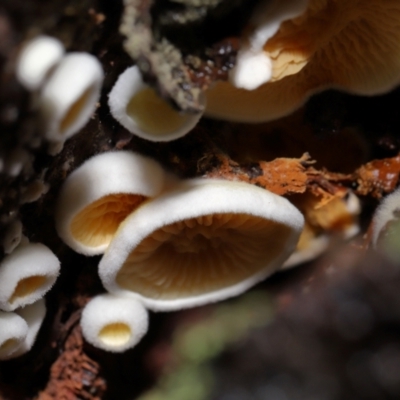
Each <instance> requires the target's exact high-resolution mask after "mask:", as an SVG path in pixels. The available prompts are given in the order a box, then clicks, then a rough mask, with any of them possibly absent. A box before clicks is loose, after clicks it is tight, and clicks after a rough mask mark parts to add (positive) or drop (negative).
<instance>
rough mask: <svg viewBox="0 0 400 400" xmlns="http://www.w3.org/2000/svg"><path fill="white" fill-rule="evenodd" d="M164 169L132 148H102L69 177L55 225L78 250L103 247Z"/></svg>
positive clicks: (159, 182) (158, 184)
mask: <svg viewBox="0 0 400 400" xmlns="http://www.w3.org/2000/svg"><path fill="white" fill-rule="evenodd" d="M164 180H165V174H164V171H163V169H162V167H161V166H160V165H159V164H158V163H157V162H156V161H154V160H152V159H150V158H148V157H145V156H142V155H140V154H137V153H133V152H130V151H117V152H108V153H103V154H99V155H97V156H94V157H92V158H91V159H89V160H88V161H86V162H85V163H84V164H82V165H81V166H80V167H79V168H77V169H76V170H75V171H74V172H73V173H72V174H71V175H70V176H69V177H68V178H67V180H66V181H65V183H64V185H63V187H62V189H61V192H60V195H59V199H58V203H57V207H56V228H57V232H58V234H59V236H60V237H61V239H63V241H64V242H65V243H66V244H67V245H68V246H70V247H71V248H72V249H73V250H75V251H77V252H78V253H81V254H85V255H95V254H101V253H104V251H105V250H106V248H107V247H108V245H109V243H110V241H111V239H112V238H113V236H114V234H115V232H116V231H117V229H118V226H119V225H120V223H121V222H122V221H123V220H124V219H125V218H126V216H127V215H129V214H130V213H131V212H132V211H133V210H134V209H136V208H137V207H138V206H139V205H140V204H141V203H142V202H143V201H145V200H146V199H147V198H149V197H154V196H157V195H158V194H159V193H160V192H161V190H162V188H163V185H164Z"/></svg>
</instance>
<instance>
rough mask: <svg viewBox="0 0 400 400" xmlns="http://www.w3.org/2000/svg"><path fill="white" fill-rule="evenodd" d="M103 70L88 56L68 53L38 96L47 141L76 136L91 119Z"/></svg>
mask: <svg viewBox="0 0 400 400" xmlns="http://www.w3.org/2000/svg"><path fill="white" fill-rule="evenodd" d="M102 82H103V69H102V67H101V64H100V62H99V61H98V60H97V58H96V57H94V56H92V55H90V54H88V53H69V54H67V55H66V56H65V57H64V58H63V59H62V61H61V62H60V64H59V65H58V66H57V68H56V69H55V70H54V72H53V73H52V75H51V76H50V78H49V80H48V81H47V82H46V84H45V85H44V87H43V89H42V91H41V93H40V110H41V113H42V118H43V124H44V129H45V135H46V137H47V139H49V140H52V141H55V142H63V141H65V140H67V139H68V138H69V137H71V136H72V135H74V134H75V133H77V132H78V131H79V130H80V129H81V128H82V127H83V126H84V125H85V124H86V123H87V122H88V121H89V118H90V117H91V115H92V113H93V111H94V110H95V107H96V103H97V101H98V100H99V97H100V89H101V85H102Z"/></svg>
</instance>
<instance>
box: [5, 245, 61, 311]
mask: <svg viewBox="0 0 400 400" xmlns="http://www.w3.org/2000/svg"><path fill="white" fill-rule="evenodd" d="M59 271H60V262H59V260H58V259H57V257H56V256H55V255H54V253H53V252H52V251H51V250H50V249H49V248H48V247H46V246H45V245H43V244H41V243H29V244H27V245H20V246H19V247H18V248H16V249H15V250H14V251H13V253H12V254H10V255H8V256H7V257H6V258H5V259H4V260H3V261H2V263H1V264H0V309H2V310H4V311H13V310H15V309H16V308H18V307H24V306H26V305H28V304H32V303H34V302H35V301H37V300H39V299H40V298H42V297H43V296H44V295H45V293H46V292H48V291H49V290H50V288H51V287H52V286H53V284H54V282H55V281H56V279H57V277H58V274H59Z"/></svg>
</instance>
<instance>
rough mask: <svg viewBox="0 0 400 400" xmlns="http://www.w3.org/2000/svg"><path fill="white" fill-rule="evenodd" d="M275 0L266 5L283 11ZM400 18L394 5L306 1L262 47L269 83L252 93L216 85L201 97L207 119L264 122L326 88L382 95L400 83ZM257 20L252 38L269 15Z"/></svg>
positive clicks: (376, 0)
mask: <svg viewBox="0 0 400 400" xmlns="http://www.w3.org/2000/svg"><path fill="white" fill-rule="evenodd" d="M278 1H279V0H275V1H272V2H270V3H271V5H274V4H276V3H277V4H279V6H280V7H283V8H285V7H286V6H287V4H286V3H287V2H283V1H279V3H278ZM302 2H303V1H302V0H299V3H302ZM290 3H291V2H289V4H290ZM266 10H268V7H267V8H266ZM272 15H274V14H272ZM399 18H400V2H399V1H398V0H386V1H381V0H364V1H363V2H362V3H360V2H359V1H358V0H309V1H308V6H307V9H306V11H305V12H304V13H303V14H302V15H300V16H297V17H295V18H291V19H288V20H285V21H283V22H282V23H281V24H280V27H279V29H278V31H277V32H276V33H275V34H274V35H273V36H272V37H269V38H268V40H266V41H265V43H264V45H263V51H264V53H265V54H266V55H267V56H268V57H269V58H270V60H271V64H272V66H271V78H270V80H269V81H268V82H266V83H264V84H263V85H261V86H259V87H258V88H257V89H255V90H251V91H249V90H245V89H240V88H237V87H235V86H233V85H232V84H231V83H229V82H218V83H217V84H216V85H215V86H213V87H212V88H211V89H210V90H209V91H208V93H207V110H206V114H207V115H209V116H212V117H215V118H222V119H227V120H231V121H240V122H262V121H270V120H273V119H277V118H280V117H283V116H285V115H288V114H290V113H291V112H293V111H294V110H295V109H297V108H299V107H300V106H301V105H302V104H303V103H304V102H305V101H306V100H307V98H308V97H310V96H311V95H313V94H314V93H317V92H319V91H322V90H325V89H328V88H334V89H342V90H346V91H348V92H351V93H356V94H361V95H376V94H380V93H384V92H386V91H389V90H391V89H392V88H394V87H395V86H396V85H397V84H398V83H399V81H400V72H399V71H400V25H399V24H398V21H399ZM280 21H282V19H280V20H279V22H280ZM260 22H261V25H260V26H258V27H255V33H254V34H253V35H254V36H256V33H257V30H259V31H263V30H268V29H272V28H274V27H275V21H273V20H272V21H271V20H269V18H268V15H267V17H266V18H265V19H264V20H263V17H262V16H260ZM263 23H267V25H266V26H263V25H262V24H263ZM261 37H264V38H267V35H264V36H262V35H261ZM239 65H240V52H239ZM253 68H254V67H253ZM250 74H251V71H250ZM243 79H244V78H242V80H243ZM252 79H253V77H252V76H249V78H248V80H249V81H250V82H252ZM242 86H243V85H242Z"/></svg>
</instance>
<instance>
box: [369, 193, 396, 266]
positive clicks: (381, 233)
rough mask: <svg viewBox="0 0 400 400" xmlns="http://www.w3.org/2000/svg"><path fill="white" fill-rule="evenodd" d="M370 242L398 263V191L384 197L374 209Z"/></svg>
mask: <svg viewBox="0 0 400 400" xmlns="http://www.w3.org/2000/svg"><path fill="white" fill-rule="evenodd" d="M371 241H372V245H373V247H374V248H376V249H379V250H380V251H382V252H383V253H384V254H386V255H387V256H388V257H389V258H391V259H392V260H393V261H395V262H399V261H400V245H399V244H400V189H397V190H395V191H394V192H393V193H391V194H389V195H388V196H386V197H385V198H384V199H383V200H382V201H381V203H380V205H379V207H378V208H377V209H376V211H375V214H374V217H373V220H372V235H371Z"/></svg>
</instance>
